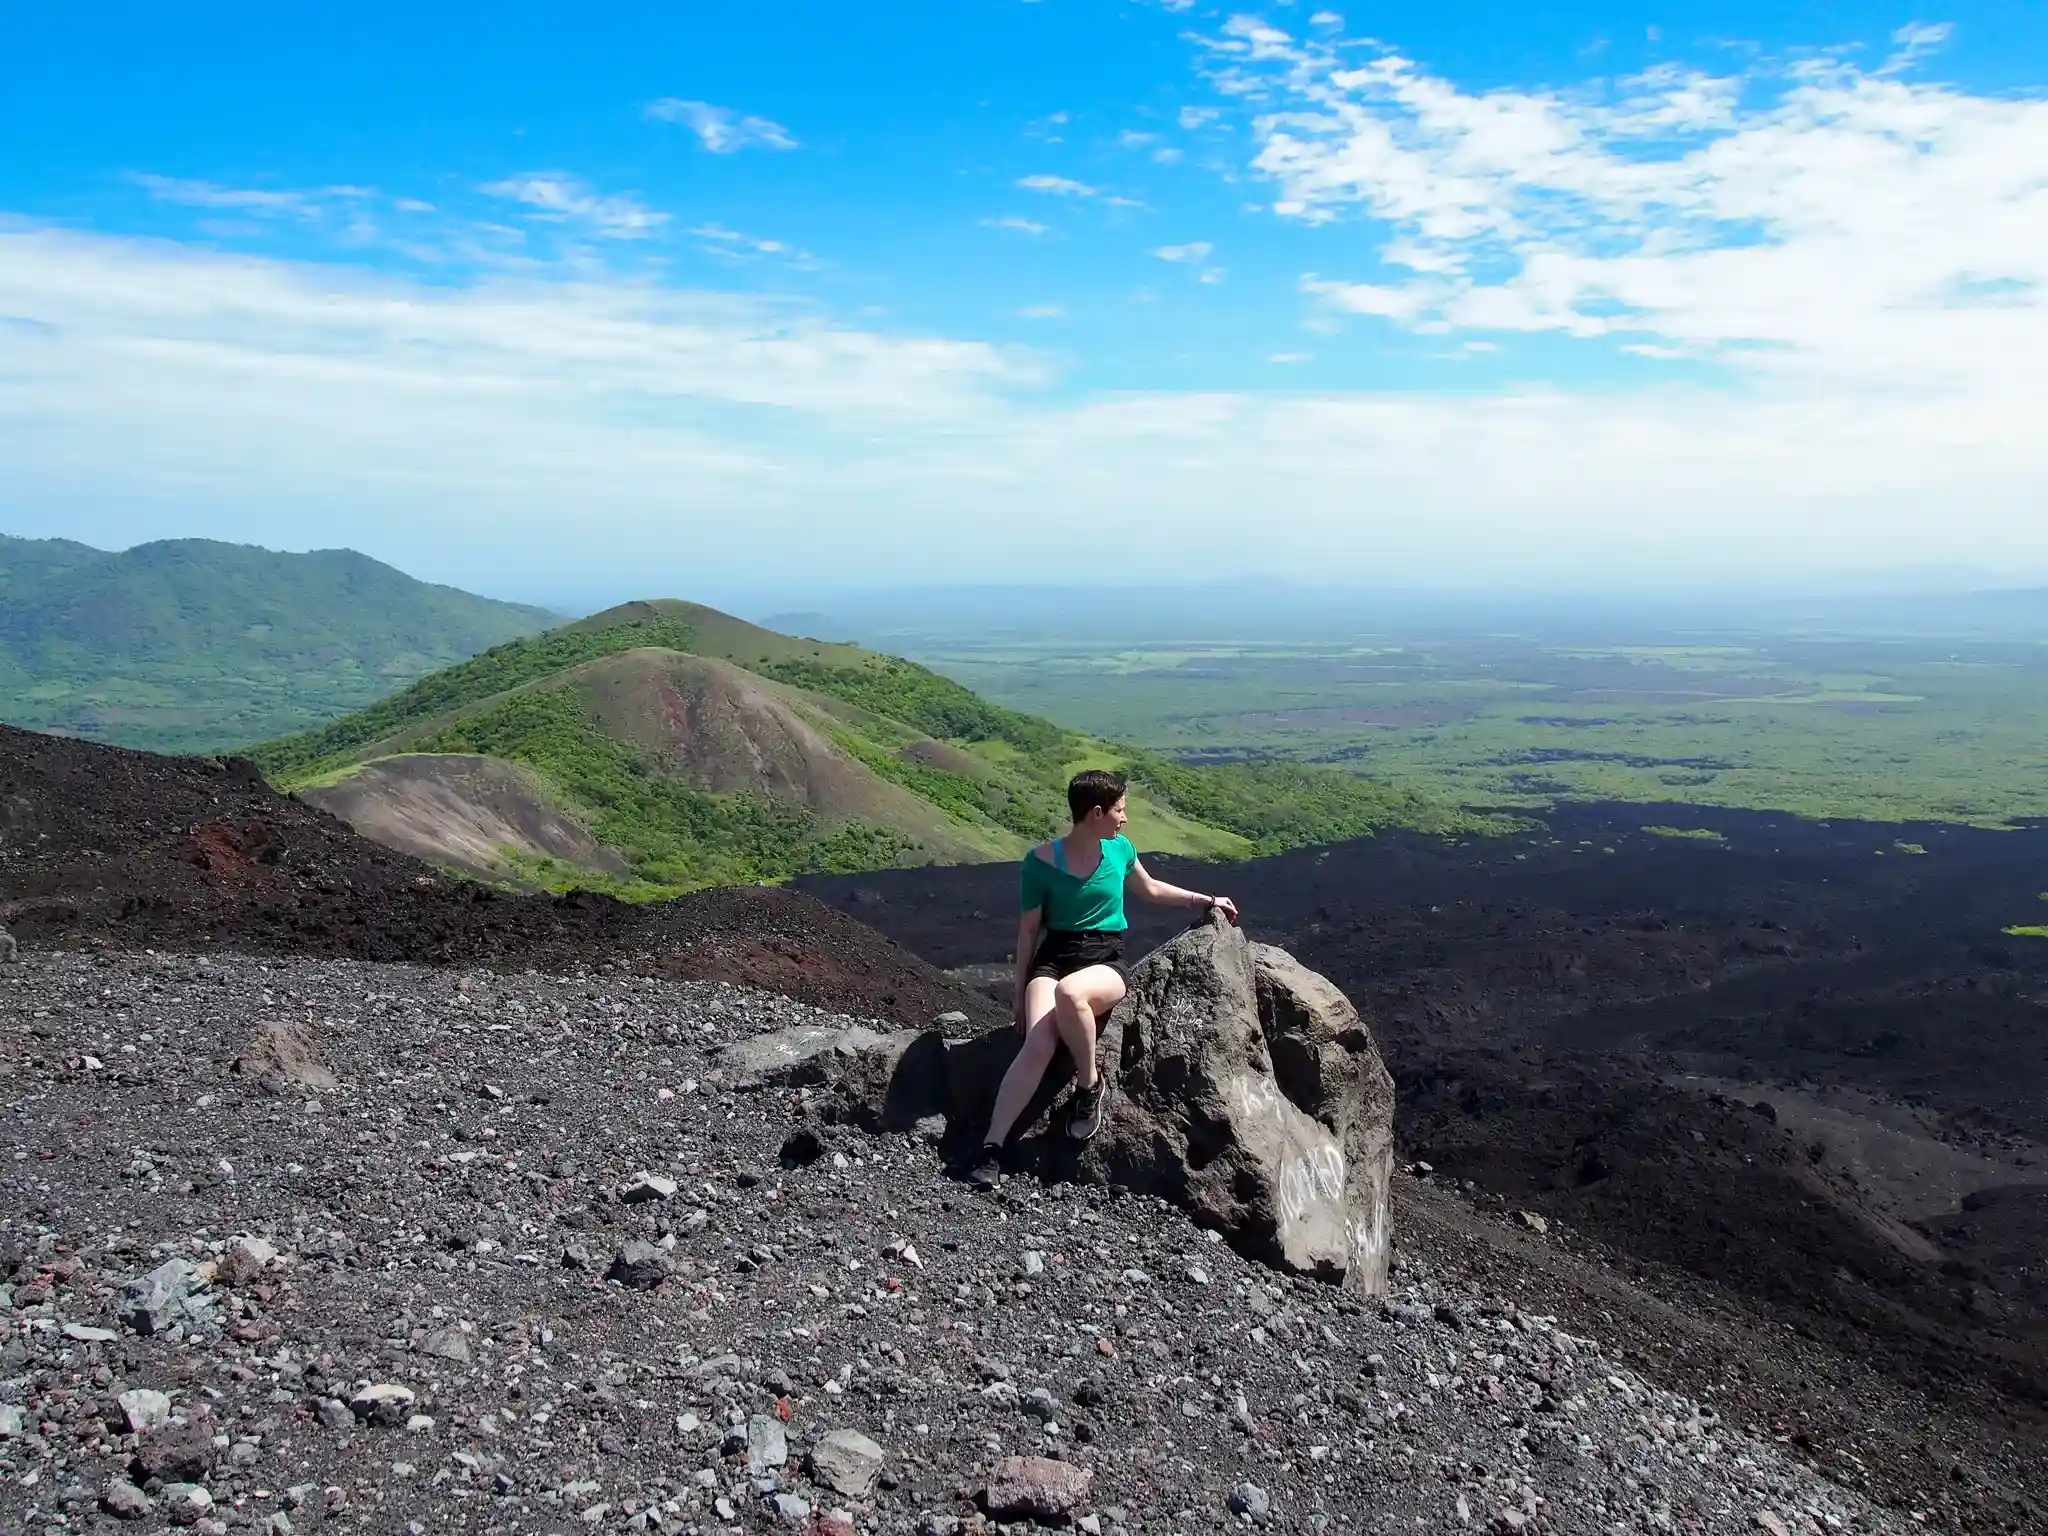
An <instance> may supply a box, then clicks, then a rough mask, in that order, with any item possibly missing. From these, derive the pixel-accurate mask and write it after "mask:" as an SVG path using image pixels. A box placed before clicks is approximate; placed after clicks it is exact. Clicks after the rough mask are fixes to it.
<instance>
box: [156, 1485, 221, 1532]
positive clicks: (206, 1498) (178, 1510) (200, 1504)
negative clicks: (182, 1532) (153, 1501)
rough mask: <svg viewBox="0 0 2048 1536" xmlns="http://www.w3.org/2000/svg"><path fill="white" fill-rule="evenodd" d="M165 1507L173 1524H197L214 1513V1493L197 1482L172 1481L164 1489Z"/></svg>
mask: <svg viewBox="0 0 2048 1536" xmlns="http://www.w3.org/2000/svg"><path fill="white" fill-rule="evenodd" d="M163 1509H164V1513H165V1514H167V1515H169V1516H170V1517H171V1524H173V1525H197V1524H198V1523H199V1522H200V1521H201V1520H204V1519H205V1518H206V1517H207V1516H208V1515H210V1514H211V1513H213V1495H212V1494H210V1493H208V1492H207V1491H206V1490H205V1489H204V1488H202V1487H200V1486H199V1485H198V1484H197V1483H170V1484H167V1485H166V1486H165V1488H164V1491H163Z"/></svg>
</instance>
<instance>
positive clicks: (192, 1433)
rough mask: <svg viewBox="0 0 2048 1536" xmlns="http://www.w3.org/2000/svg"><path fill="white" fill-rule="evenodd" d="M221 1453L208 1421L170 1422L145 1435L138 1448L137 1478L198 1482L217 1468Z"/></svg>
mask: <svg viewBox="0 0 2048 1536" xmlns="http://www.w3.org/2000/svg"><path fill="white" fill-rule="evenodd" d="M218 1454H219V1453H218V1452H217V1451H216V1450H215V1448H214V1444H213V1432H212V1431H211V1430H210V1429H209V1428H208V1427H207V1426H206V1425H204V1424H168V1425H165V1426H164V1427H163V1428H161V1429H153V1430H151V1431H150V1432H149V1433H148V1434H146V1435H144V1436H143V1437H142V1441H141V1444H139V1445H137V1446H136V1448H135V1467H134V1471H135V1473H136V1477H137V1480H138V1481H140V1482H144V1483H147V1482H148V1481H149V1480H150V1479H151V1478H155V1479H157V1480H158V1481H160V1482H166V1483H191V1482H197V1481H198V1480H199V1479H201V1478H203V1477H205V1476H206V1474H207V1473H209V1472H211V1471H212V1470H213V1463H214V1460H215V1458H216V1456H217V1455H218Z"/></svg>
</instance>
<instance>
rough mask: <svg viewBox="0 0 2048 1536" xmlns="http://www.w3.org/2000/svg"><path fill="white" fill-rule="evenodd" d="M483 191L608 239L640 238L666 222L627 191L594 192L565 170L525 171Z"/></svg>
mask: <svg viewBox="0 0 2048 1536" xmlns="http://www.w3.org/2000/svg"><path fill="white" fill-rule="evenodd" d="M483 190H484V191H485V192H487V193H489V194H490V195H491V196H492V197H502V198H505V199H507V200H509V201H511V202H515V203H523V204H525V205H526V206H527V207H529V208H532V209H535V210H536V211H537V212H538V214H539V216H540V217H541V218H543V219H547V220H549V221H551V222H554V223H562V224H576V225H579V226H581V227H583V228H585V229H587V230H589V231H590V232H591V233H592V234H595V235H600V236H602V237H604V238H605V239H608V240H640V239H644V238H646V237H647V236H648V235H651V234H653V233H654V232H655V231H656V230H658V229H660V228H661V226H662V225H664V224H666V223H667V222H668V215H667V214H665V213H660V212H657V211H656V210H654V209H652V208H649V207H648V206H647V205H646V204H644V203H642V202H641V201H640V200H639V199H638V198H637V197H635V196H633V194H631V193H630V192H627V193H600V192H595V191H592V190H591V189H590V187H588V186H586V185H585V184H584V183H583V182H582V181H581V180H579V179H578V178H576V177H574V176H571V175H569V174H568V173H567V172H566V171H527V172H525V173H523V174H521V175H518V176H508V177H506V178H505V179H504V180H503V181H494V182H491V183H489V184H488V185H486V186H485V187H484V188H483Z"/></svg>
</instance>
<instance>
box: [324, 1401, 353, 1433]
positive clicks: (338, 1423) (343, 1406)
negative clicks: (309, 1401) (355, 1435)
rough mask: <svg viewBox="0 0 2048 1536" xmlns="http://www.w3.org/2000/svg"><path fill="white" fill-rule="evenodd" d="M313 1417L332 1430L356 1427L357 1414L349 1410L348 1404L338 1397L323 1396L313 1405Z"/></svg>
mask: <svg viewBox="0 0 2048 1536" xmlns="http://www.w3.org/2000/svg"><path fill="white" fill-rule="evenodd" d="M313 1417H314V1418H316V1419H318V1420H319V1421H320V1422H321V1424H323V1425H324V1426H326V1427H327V1428H328V1429H332V1430H343V1429H354V1428H355V1427H356V1416H355V1415H354V1414H352V1413H350V1412H349V1411H348V1404H347V1403H344V1402H343V1401H342V1400H341V1399H340V1398H338V1397H323V1398H321V1399H320V1401H319V1402H317V1403H315V1404H314V1405H313Z"/></svg>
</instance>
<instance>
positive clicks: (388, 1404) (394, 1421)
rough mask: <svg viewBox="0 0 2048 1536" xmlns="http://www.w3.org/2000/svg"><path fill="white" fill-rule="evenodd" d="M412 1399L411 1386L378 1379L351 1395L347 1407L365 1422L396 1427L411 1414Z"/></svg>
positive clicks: (384, 1427)
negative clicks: (373, 1383)
mask: <svg viewBox="0 0 2048 1536" xmlns="http://www.w3.org/2000/svg"><path fill="white" fill-rule="evenodd" d="M413 1400H414V1394H413V1390H412V1388H410V1387H401V1386H400V1385H399V1384H398V1383H397V1382H395V1381H380V1382H377V1383H376V1384H375V1385H373V1386H368V1387H364V1388H363V1389H362V1390H361V1391H359V1392H356V1393H355V1394H354V1395H352V1396H351V1397H350V1398H349V1400H348V1408H349V1412H350V1413H353V1414H354V1415H355V1416H356V1417H357V1418H358V1419H360V1420H362V1421H363V1422H364V1423H365V1424H374V1425H376V1426H377V1427H378V1428H379V1429H396V1428H397V1427H398V1426H399V1425H401V1424H403V1423H404V1422H405V1421H406V1419H408V1418H409V1417H410V1416H411V1414H412V1405H413Z"/></svg>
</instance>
